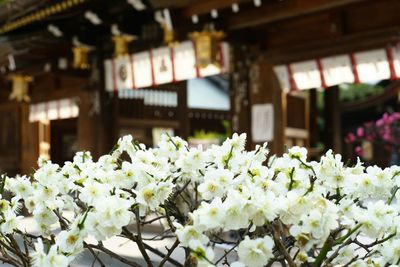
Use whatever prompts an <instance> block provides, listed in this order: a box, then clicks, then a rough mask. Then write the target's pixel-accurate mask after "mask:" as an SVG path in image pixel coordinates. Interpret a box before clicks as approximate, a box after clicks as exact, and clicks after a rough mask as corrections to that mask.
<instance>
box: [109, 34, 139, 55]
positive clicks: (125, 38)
mask: <svg viewBox="0 0 400 267" xmlns="http://www.w3.org/2000/svg"><path fill="white" fill-rule="evenodd" d="M133 39H134V38H133V36H130V35H126V34H121V35H115V36H114V37H113V41H114V44H115V49H114V56H116V57H119V56H125V55H128V54H129V47H128V45H129V43H130V42H132V41H133Z"/></svg>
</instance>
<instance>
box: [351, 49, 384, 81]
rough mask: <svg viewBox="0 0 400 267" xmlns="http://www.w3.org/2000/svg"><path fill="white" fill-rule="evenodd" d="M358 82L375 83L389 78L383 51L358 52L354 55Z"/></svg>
mask: <svg viewBox="0 0 400 267" xmlns="http://www.w3.org/2000/svg"><path fill="white" fill-rule="evenodd" d="M354 56H355V59H356V63H357V72H358V77H359V79H360V82H366V83H368V82H377V81H380V80H385V79H389V78H390V67H389V63H388V61H387V55H386V51H385V49H377V50H371V51H366V52H359V53H356V54H355V55H354Z"/></svg>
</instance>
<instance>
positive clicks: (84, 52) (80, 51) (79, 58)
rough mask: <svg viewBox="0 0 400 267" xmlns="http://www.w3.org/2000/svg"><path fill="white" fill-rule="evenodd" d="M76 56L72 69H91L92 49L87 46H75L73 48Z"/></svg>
mask: <svg viewBox="0 0 400 267" xmlns="http://www.w3.org/2000/svg"><path fill="white" fill-rule="evenodd" d="M72 52H73V54H74V60H73V62H72V67H73V68H74V69H81V70H86V69H89V68H90V64H89V52H90V48H89V47H86V46H74V47H73V48H72Z"/></svg>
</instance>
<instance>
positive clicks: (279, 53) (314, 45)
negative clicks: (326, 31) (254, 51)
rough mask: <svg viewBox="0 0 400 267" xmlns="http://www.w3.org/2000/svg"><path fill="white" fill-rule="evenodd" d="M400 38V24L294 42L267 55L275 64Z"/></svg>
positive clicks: (362, 48) (395, 40)
mask: <svg viewBox="0 0 400 267" xmlns="http://www.w3.org/2000/svg"><path fill="white" fill-rule="evenodd" d="M399 40H400V26H395V27H391V28H388V29H383V30H375V31H370V32H363V33H357V34H352V35H349V36H343V37H337V38H335V39H325V40H318V41H314V42H308V43H301V44H294V45H292V46H287V47H282V48H277V49H270V50H268V51H266V52H265V54H264V55H265V57H266V58H268V59H269V60H270V61H271V62H273V63H274V64H284V63H290V62H296V61H302V60H309V59H316V58H321V57H327V56H333V55H339V54H346V53H350V52H354V51H362V50H368V49H374V48H378V47H379V48H382V47H385V46H387V45H388V44H390V43H396V42H398V41H399Z"/></svg>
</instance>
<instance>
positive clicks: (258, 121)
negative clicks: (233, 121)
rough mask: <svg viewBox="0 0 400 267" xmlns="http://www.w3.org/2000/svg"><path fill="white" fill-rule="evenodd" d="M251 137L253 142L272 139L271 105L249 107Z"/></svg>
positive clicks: (272, 118)
mask: <svg viewBox="0 0 400 267" xmlns="http://www.w3.org/2000/svg"><path fill="white" fill-rule="evenodd" d="M251 137H252V140H253V142H257V143H258V142H267V141H272V140H273V139H274V108H273V105H272V104H255V105H253V106H252V107H251Z"/></svg>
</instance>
